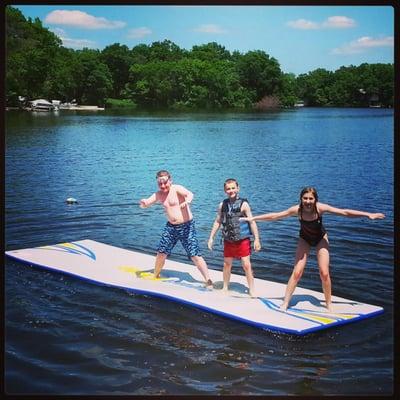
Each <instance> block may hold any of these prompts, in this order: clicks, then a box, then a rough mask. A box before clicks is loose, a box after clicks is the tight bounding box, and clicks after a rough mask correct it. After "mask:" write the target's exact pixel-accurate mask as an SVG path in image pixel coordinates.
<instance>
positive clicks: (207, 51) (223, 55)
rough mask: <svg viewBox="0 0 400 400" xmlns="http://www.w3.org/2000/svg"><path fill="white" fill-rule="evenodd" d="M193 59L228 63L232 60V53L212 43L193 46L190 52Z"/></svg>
mask: <svg viewBox="0 0 400 400" xmlns="http://www.w3.org/2000/svg"><path fill="white" fill-rule="evenodd" d="M190 57H191V58H197V59H198V60H202V61H210V62H212V61H227V60H230V59H231V53H230V52H229V51H228V50H226V49H225V47H224V46H221V45H220V44H218V43H216V42H210V43H207V44H203V45H200V46H193V47H192V50H191V52H190Z"/></svg>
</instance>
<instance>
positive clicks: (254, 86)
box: [236, 50, 281, 102]
mask: <svg viewBox="0 0 400 400" xmlns="http://www.w3.org/2000/svg"><path fill="white" fill-rule="evenodd" d="M236 65H237V70H238V73H239V79H240V83H241V85H242V86H243V87H245V88H246V89H248V90H249V91H252V92H253V93H255V98H254V99H253V101H254V102H255V101H259V100H261V99H262V98H263V97H265V96H268V95H274V94H277V90H278V88H279V85H280V80H281V69H280V66H279V63H278V61H277V60H276V59H275V58H273V57H270V56H269V55H268V54H266V53H265V52H264V51H261V50H257V51H249V52H247V53H246V54H244V55H242V56H240V57H238V60H237V64H236Z"/></svg>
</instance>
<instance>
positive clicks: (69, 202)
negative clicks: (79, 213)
mask: <svg viewBox="0 0 400 400" xmlns="http://www.w3.org/2000/svg"><path fill="white" fill-rule="evenodd" d="M65 202H66V203H67V204H77V203H78V200H77V199H74V198H73V197H68V199H67V200H65Z"/></svg>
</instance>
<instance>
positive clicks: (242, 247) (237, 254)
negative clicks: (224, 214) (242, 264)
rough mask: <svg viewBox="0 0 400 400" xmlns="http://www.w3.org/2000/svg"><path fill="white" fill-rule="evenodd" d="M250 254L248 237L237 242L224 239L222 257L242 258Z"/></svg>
mask: <svg viewBox="0 0 400 400" xmlns="http://www.w3.org/2000/svg"><path fill="white" fill-rule="evenodd" d="M250 254H251V242H250V239H249V238H246V239H242V240H239V241H237V242H228V241H227V240H224V257H233V258H242V257H247V256H249V255H250Z"/></svg>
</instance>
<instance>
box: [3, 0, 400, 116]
mask: <svg viewBox="0 0 400 400" xmlns="http://www.w3.org/2000/svg"><path fill="white" fill-rule="evenodd" d="M6 51H7V58H6V101H7V105H15V104H17V103H18V100H17V99H18V96H25V97H28V98H29V99H34V98H41V97H44V98H48V99H50V100H52V99H58V100H61V101H71V100H72V99H76V100H77V102H78V103H80V104H93V105H104V104H105V103H106V104H107V106H108V107H119V106H120V107H123V106H134V107H136V106H137V107H142V108H171V109H210V110H211V109H212V110H215V109H227V108H239V109H248V108H254V107H261V108H263V107H265V108H268V107H276V106H281V107H292V106H294V104H295V103H296V102H297V101H299V100H302V101H304V103H305V104H306V105H309V106H318V107H321V106H336V107H337V106H340V107H348V106H354V107H365V106H369V105H371V104H381V105H382V106H393V101H394V100H393V98H394V66H393V64H361V65H360V66H358V67H356V66H348V67H341V68H339V69H338V70H337V71H335V72H331V71H327V70H325V69H322V68H319V69H316V70H314V71H311V72H309V73H307V74H301V75H299V76H298V77H296V76H295V75H293V74H286V73H283V72H282V71H281V69H280V65H279V62H278V61H277V60H276V59H275V58H273V57H270V56H269V55H268V54H266V53H265V52H264V51H261V50H255V51H249V52H247V53H245V54H242V53H240V52H239V51H236V50H235V51H233V52H232V54H231V53H230V52H229V51H228V50H226V49H225V47H224V46H221V45H219V44H218V43H215V42H211V43H207V44H203V45H198V46H193V47H192V49H191V50H190V51H188V50H184V49H181V48H180V47H179V46H178V45H176V44H175V43H173V42H171V41H170V40H164V41H162V42H154V43H152V44H151V45H145V44H139V45H137V46H135V47H133V48H132V49H129V48H128V47H127V46H125V45H121V44H119V43H114V44H112V45H110V46H107V47H105V48H104V49H103V50H102V51H99V50H90V49H83V50H71V49H67V48H65V47H63V46H62V42H61V40H60V39H59V38H58V37H57V36H56V35H55V34H53V33H52V32H50V31H49V30H48V29H46V28H44V27H43V26H42V23H41V22H40V20H39V19H35V20H34V21H32V20H31V19H30V18H28V19H26V18H25V17H24V16H23V14H22V13H21V12H20V11H19V10H18V9H17V8H14V7H11V6H7V7H6Z"/></svg>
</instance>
